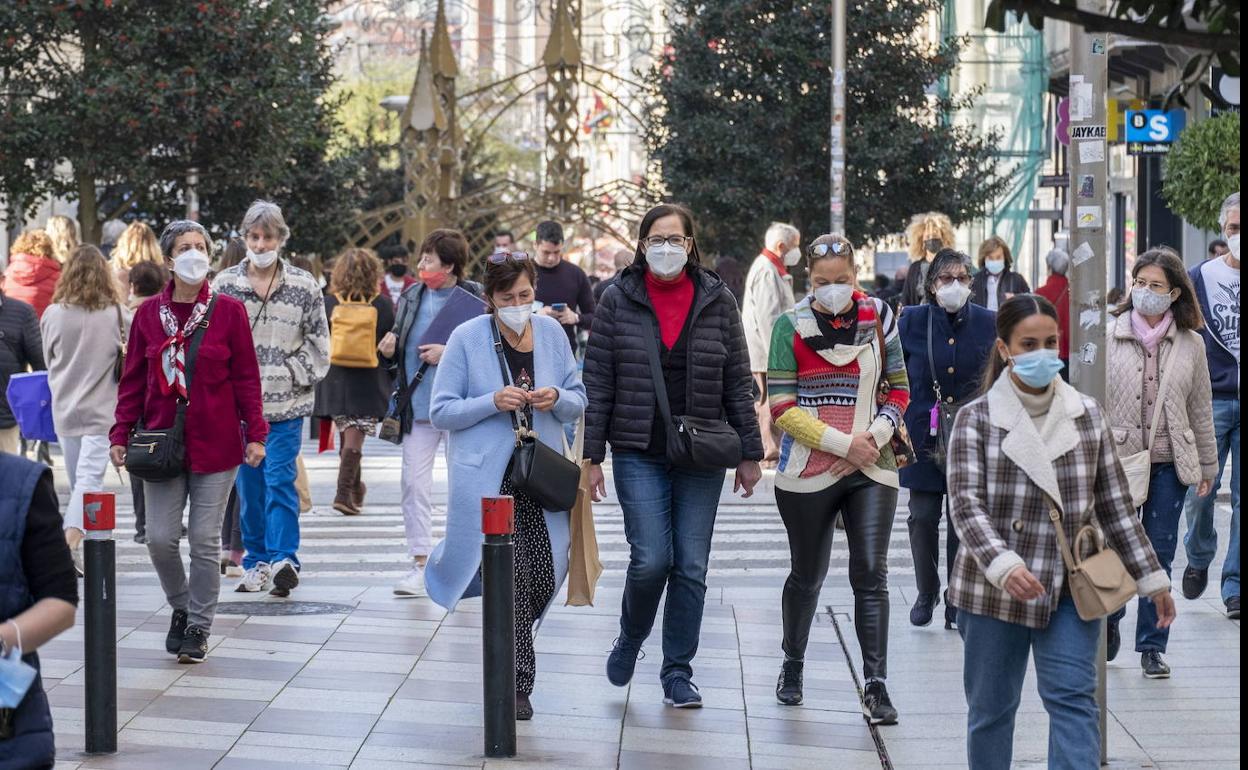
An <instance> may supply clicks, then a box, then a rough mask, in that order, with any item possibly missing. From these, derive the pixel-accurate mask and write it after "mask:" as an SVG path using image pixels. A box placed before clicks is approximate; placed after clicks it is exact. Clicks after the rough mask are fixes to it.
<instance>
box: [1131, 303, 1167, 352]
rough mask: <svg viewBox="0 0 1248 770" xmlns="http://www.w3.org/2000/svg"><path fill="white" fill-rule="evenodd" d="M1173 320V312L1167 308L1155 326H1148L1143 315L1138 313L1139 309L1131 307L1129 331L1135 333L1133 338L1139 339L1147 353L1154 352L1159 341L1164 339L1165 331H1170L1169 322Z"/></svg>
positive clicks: (1158, 345) (1159, 344) (1159, 343)
mask: <svg viewBox="0 0 1248 770" xmlns="http://www.w3.org/2000/svg"><path fill="white" fill-rule="evenodd" d="M1173 320H1174V313H1172V312H1171V311H1169V310H1167V311H1166V314H1165V315H1163V316H1162V317H1161V320H1160V321H1158V322H1157V325H1156V326H1149V325H1148V321H1145V320H1144V316H1142V315H1140V311H1138V310H1136V309H1134V308H1132V310H1131V331H1132V332H1134V333H1135V338H1136V339H1138V340H1139V341H1140V344H1141V345H1143V346H1144V349H1145V350H1147V351H1148V352H1149V353H1156V352H1157V348H1158V347H1160V346H1161V341H1162V340H1163V339H1165V336H1166V332H1168V331H1170V323H1171V322H1172V321H1173Z"/></svg>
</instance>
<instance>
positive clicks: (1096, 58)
mask: <svg viewBox="0 0 1248 770" xmlns="http://www.w3.org/2000/svg"><path fill="white" fill-rule="evenodd" d="M1079 9H1080V10H1084V11H1089V12H1091V13H1095V14H1098V15H1103V14H1105V12H1106V0H1079ZM1108 77H1109V36H1108V35H1107V34H1106V33H1104V32H1096V33H1088V32H1086V31H1085V30H1084V29H1083V28H1082V27H1079V26H1076V25H1071V27H1070V145H1069V150H1068V152H1069V153H1070V157H1069V164H1068V166H1069V168H1070V187H1069V192H1070V196H1069V198H1068V200H1069V201H1070V204H1069V208H1070V217H1071V223H1070V232H1071V236H1070V240H1069V247H1070V249H1071V251H1070V256H1071V268H1070V319H1071V328H1070V334H1071V343H1070V374H1071V384H1073V385H1074V386H1075V387H1076V388H1077V389H1078V390H1080V391H1081V392H1083V393H1086V394H1087V395H1090V396H1092V397H1094V398H1096V399H1097V400H1098V401H1104V400H1105V357H1106V354H1105V291H1106V281H1107V276H1108V264H1109V262H1108V242H1107V238H1106V233H1107V230H1106V227H1105V223H1106V218H1107V217H1109V216H1111V215H1112V212H1110V211H1109V194H1108V185H1107V182H1108V174H1107V173H1106V169H1107V164H1108V159H1107V153H1108V149H1109V148H1108V146H1107V144H1106V140H1107V138H1108V137H1107V133H1106V123H1107V115H1106V97H1107V85H1108ZM1105 647H1106V636H1105V621H1103V620H1102V621H1101V633H1100V642H1099V644H1098V645H1097V656H1096V702H1097V706H1098V708H1099V710H1100V733H1101V764H1102V765H1104V764H1107V763H1108V759H1109V747H1108V744H1107V742H1106V738H1105V732H1106V727H1107V722H1108V719H1107V714H1108V701H1107V698H1106V687H1105V682H1106V680H1105Z"/></svg>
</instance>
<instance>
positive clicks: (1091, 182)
mask: <svg viewBox="0 0 1248 770" xmlns="http://www.w3.org/2000/svg"><path fill="white" fill-rule="evenodd" d="M1079 197H1080V198H1094V197H1096V177H1094V176H1092V175H1091V174H1080V175H1079Z"/></svg>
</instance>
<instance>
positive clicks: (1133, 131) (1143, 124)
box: [1126, 110, 1187, 155]
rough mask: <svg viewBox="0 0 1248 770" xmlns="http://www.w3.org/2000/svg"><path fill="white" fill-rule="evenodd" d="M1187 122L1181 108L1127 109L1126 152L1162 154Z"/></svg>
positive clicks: (1185, 114) (1167, 149)
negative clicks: (1168, 109) (1166, 109)
mask: <svg viewBox="0 0 1248 770" xmlns="http://www.w3.org/2000/svg"><path fill="white" fill-rule="evenodd" d="M1186 123H1187V113H1186V112H1184V111H1183V110H1170V111H1169V112H1167V111H1165V110H1127V136H1126V139H1127V152H1128V154H1131V155H1162V154H1165V153H1167V152H1169V151H1170V144H1171V143H1173V142H1174V140H1175V139H1177V138H1178V136H1179V133H1180V132H1181V131H1182V130H1183V126H1184V125H1185V124H1186Z"/></svg>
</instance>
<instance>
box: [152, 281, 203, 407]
mask: <svg viewBox="0 0 1248 770" xmlns="http://www.w3.org/2000/svg"><path fill="white" fill-rule="evenodd" d="M211 301H212V289H210V288H209V287H208V282H207V281H204V282H203V284H201V285H200V287H199V296H197V297H196V298H195V307H194V308H192V309H191V317H190V318H188V319H186V324H184V325H183V326H182V328H180V329H179V328H178V319H177V317H176V316H174V314H173V308H172V307H170V303H171V302H173V293H172V290H171V291H170V293H169V294H168V295H161V299H160V324H161V326H162V327H163V328H164V330H165V334H167V335H169V336H168V338H166V339H165V344H163V345H161V346H160V365H161V373H162V375H163V376H162V377H161V378H160V380H159V381H160V392H161V394H162V395H165V396H167V395H169V394H170V393H176V394H177V397H178V398H180V399H182V400H183V401H190V394H189V393H188V392H187V389H186V349H187V343H188V342H189V341H190V339H191V335H192V334H194V333H195V328H196V327H197V326H199V324H200V322H201V321H203V320H204V316H205V315H207V313H208V303H210V302H211Z"/></svg>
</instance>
